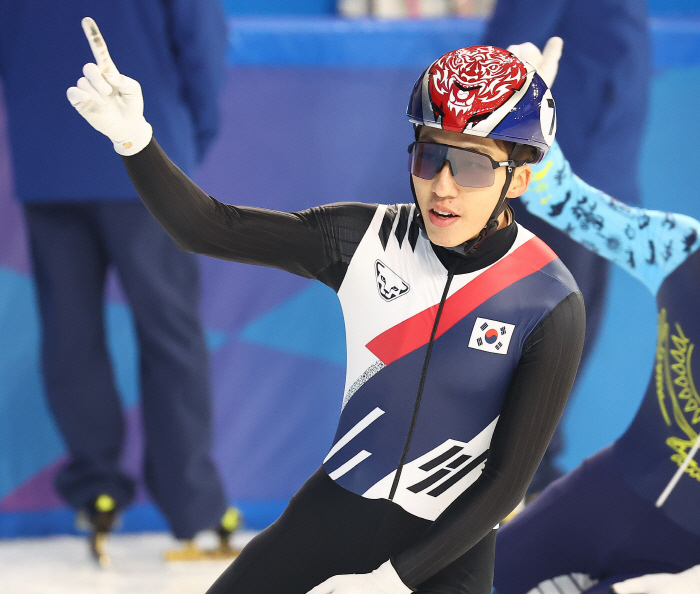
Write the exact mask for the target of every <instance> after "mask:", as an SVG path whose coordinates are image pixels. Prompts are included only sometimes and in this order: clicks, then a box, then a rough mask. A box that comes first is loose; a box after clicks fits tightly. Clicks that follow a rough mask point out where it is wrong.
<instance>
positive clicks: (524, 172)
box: [506, 164, 532, 198]
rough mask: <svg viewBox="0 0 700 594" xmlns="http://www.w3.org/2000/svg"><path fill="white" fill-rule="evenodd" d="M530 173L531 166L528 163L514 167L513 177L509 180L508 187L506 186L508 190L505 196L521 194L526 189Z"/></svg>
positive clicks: (512, 196)
mask: <svg viewBox="0 0 700 594" xmlns="http://www.w3.org/2000/svg"><path fill="white" fill-rule="evenodd" d="M531 175H532V167H530V166H529V165H527V164H526V165H521V166H520V167H516V168H515V171H514V172H513V179H512V180H511V182H510V188H508V192H507V193H506V198H517V197H518V196H522V195H523V194H524V193H525V191H526V190H527V186H528V184H529V183H530V176H531Z"/></svg>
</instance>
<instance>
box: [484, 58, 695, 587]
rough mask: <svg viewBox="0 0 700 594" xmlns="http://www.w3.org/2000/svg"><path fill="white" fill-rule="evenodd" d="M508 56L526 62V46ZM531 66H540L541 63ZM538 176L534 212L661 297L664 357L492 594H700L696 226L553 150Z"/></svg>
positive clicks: (522, 537) (527, 534)
mask: <svg viewBox="0 0 700 594" xmlns="http://www.w3.org/2000/svg"><path fill="white" fill-rule="evenodd" d="M509 49H511V50H512V51H514V52H515V53H516V55H519V56H521V57H522V51H521V50H522V47H521V48H509ZM527 49H528V50H532V48H527ZM534 53H535V54H537V53H538V52H536V51H535V52H534ZM531 61H532V63H533V64H534V65H535V66H536V67H538V68H539V67H540V64H539V60H538V58H537V55H535V56H533V57H532V58H531ZM670 140H671V139H669V141H670ZM670 144H671V142H670ZM534 178H535V179H536V180H537V181H536V182H535V183H533V184H532V186H531V189H529V190H528V191H527V192H526V193H525V194H523V196H522V197H521V202H522V203H523V205H524V206H525V207H526V208H527V209H528V211H529V212H530V213H532V214H533V215H536V216H538V217H540V218H541V219H542V220H543V221H546V222H547V223H548V224H550V225H552V227H553V228H555V229H558V230H559V231H560V232H565V233H567V234H568V235H569V236H570V237H571V238H572V239H573V240H574V241H577V242H579V243H580V244H581V245H585V246H587V248H588V249H591V250H593V251H595V252H596V253H598V254H600V256H601V257H603V258H605V259H606V260H609V261H611V262H614V263H615V264H617V265H618V266H620V267H622V268H623V269H625V270H626V271H627V272H629V273H630V274H632V276H634V277H635V278H637V279H638V280H640V281H641V282H642V283H643V284H644V286H645V287H646V288H647V289H648V290H649V291H650V292H651V293H652V294H653V295H654V296H655V298H656V303H657V308H658V336H657V347H656V357H655V359H654V361H653V366H652V372H651V378H650V380H649V384H648V386H647V389H646V393H645V395H644V398H643V400H642V403H641V406H640V407H639V409H638V410H637V413H636V415H635V417H634V419H633V421H632V423H631V425H630V426H629V428H628V429H627V430H626V431H625V432H624V434H623V435H622V436H621V437H620V438H619V439H617V441H615V442H614V443H613V444H612V445H611V446H608V447H606V448H604V449H603V450H601V451H600V452H598V453H596V454H595V455H593V456H591V457H590V458H588V459H586V460H585V461H584V462H583V463H582V464H581V465H580V466H579V467H578V468H576V469H575V470H573V471H572V472H571V473H569V474H568V475H566V476H564V477H563V478H561V479H559V480H557V481H555V482H554V483H552V484H551V485H550V486H549V487H548V488H546V489H545V490H544V491H543V492H542V493H541V494H540V495H539V496H538V497H537V498H536V499H535V500H534V501H533V502H532V503H530V504H529V505H528V506H527V507H526V508H525V510H524V511H522V512H521V513H520V514H519V515H518V516H517V517H516V518H515V519H513V520H512V521H511V522H509V523H508V524H506V525H505V526H504V527H503V528H502V529H501V531H500V533H499V535H498V541H497V545H496V572H495V586H496V590H497V592H498V594H526V593H530V594H546V593H548V592H558V593H561V594H579V593H580V592H586V593H587V594H608V592H611V591H612V592H615V593H617V594H700V505H698V504H699V503H700V464H699V463H698V461H699V460H700V456H698V455H697V451H698V447H700V396H699V395H698V392H697V390H696V388H695V382H694V381H693V379H692V378H693V376H694V375H695V377H697V376H698V373H699V372H698V369H697V357H696V356H694V346H695V344H696V341H697V339H698V335H699V334H700V316H698V309H697V307H698V306H697V304H698V302H700V251H699V248H700V222H699V221H697V220H695V219H693V218H691V217H688V216H685V215H682V214H672V213H668V212H660V211H656V210H648V209H644V208H636V207H633V208H630V207H628V206H627V205H626V204H624V203H622V202H620V201H617V200H615V199H614V198H611V197H610V196H608V195H606V194H604V193H603V192H601V191H599V190H597V189H595V188H593V187H591V186H590V185H588V184H586V183H585V182H584V181H582V180H581V179H580V178H579V177H577V176H576V175H575V174H574V173H573V172H572V169H571V167H570V165H569V163H568V162H567V161H566V159H565V156H564V155H563V153H562V151H561V149H560V148H559V147H558V146H557V145H556V144H555V145H554V146H553V147H552V150H551V151H550V152H549V153H548V154H547V157H546V159H545V160H544V161H543V162H542V163H541V164H539V165H537V166H535V168H534ZM583 211H586V212H595V214H596V217H597V221H598V225H596V226H593V225H590V224H588V223H587V221H586V218H585V217H582V216H581V213H582V212H583ZM694 360H695V362H694ZM693 367H695V374H693ZM610 396H611V397H616V398H624V397H626V396H628V395H627V394H610ZM611 588H612V590H611Z"/></svg>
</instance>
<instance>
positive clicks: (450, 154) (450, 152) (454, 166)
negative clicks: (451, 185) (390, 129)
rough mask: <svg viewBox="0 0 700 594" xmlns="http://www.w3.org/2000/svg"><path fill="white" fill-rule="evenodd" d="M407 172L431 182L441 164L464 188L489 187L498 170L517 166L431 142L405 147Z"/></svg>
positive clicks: (471, 151)
mask: <svg viewBox="0 0 700 594" xmlns="http://www.w3.org/2000/svg"><path fill="white" fill-rule="evenodd" d="M408 152H409V153H410V155H409V157H408V169H409V171H410V172H411V173H412V174H413V175H415V176H416V177H420V178H421V179H433V178H434V177H435V176H436V175H437V173H438V172H439V171H440V170H441V169H442V167H443V164H444V163H445V162H447V163H449V164H450V170H451V171H452V177H454V180H455V182H456V183H457V184H458V185H460V186H462V187H464V188H490V187H491V186H492V185H493V182H494V181H495V179H496V169H498V168H499V167H518V166H520V165H522V163H516V162H515V161H494V160H493V159H492V158H491V157H490V156H489V155H486V154H484V153H480V152H478V151H475V150H472V149H466V148H459V147H456V146H448V145H446V144H437V143H434V142H414V143H412V144H410V145H409V146H408Z"/></svg>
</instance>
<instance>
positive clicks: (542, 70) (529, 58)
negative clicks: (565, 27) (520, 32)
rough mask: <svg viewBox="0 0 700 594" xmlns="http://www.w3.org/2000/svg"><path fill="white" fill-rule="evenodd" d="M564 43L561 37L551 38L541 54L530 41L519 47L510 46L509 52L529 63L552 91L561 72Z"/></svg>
mask: <svg viewBox="0 0 700 594" xmlns="http://www.w3.org/2000/svg"><path fill="white" fill-rule="evenodd" d="M563 46H564V41H563V40H562V38H561V37H550V38H549V39H548V40H547V43H546V44H545V46H544V49H543V50H542V51H541V52H540V50H539V49H537V46H536V45H535V44H533V43H530V42H529V41H528V42H526V43H521V44H519V45H510V46H508V51H509V52H511V53H513V54H515V56H516V57H517V58H519V59H520V60H522V61H523V62H529V63H530V64H532V66H533V67H534V68H535V70H537V74H539V75H540V76H541V77H542V80H543V81H544V82H545V84H546V85H547V86H548V87H549V88H550V89H551V88H552V85H553V84H554V79H555V78H556V77H557V70H559V58H561V49H562V47H563Z"/></svg>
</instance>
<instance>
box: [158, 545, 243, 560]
mask: <svg viewBox="0 0 700 594" xmlns="http://www.w3.org/2000/svg"><path fill="white" fill-rule="evenodd" d="M240 552H241V551H240V549H234V548H231V547H229V546H220V547H218V548H216V549H201V548H199V547H198V546H197V545H196V544H192V543H188V544H186V545H184V546H183V547H182V548H179V549H169V550H167V551H164V552H163V557H164V559H165V560H166V561H219V560H222V559H233V558H235V557H237V556H238V554H239V553H240Z"/></svg>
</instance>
